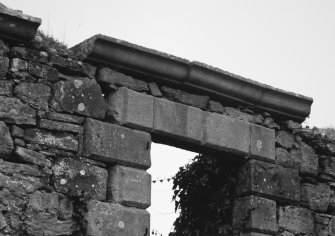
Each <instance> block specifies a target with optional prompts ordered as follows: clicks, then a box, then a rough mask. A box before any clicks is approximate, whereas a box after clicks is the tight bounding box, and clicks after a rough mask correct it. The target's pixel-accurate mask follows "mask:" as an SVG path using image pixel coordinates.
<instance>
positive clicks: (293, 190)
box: [236, 160, 300, 202]
mask: <svg viewBox="0 0 335 236" xmlns="http://www.w3.org/2000/svg"><path fill="white" fill-rule="evenodd" d="M236 192H237V194H238V195H240V194H245V193H251V194H257V195H260V196H265V197H267V198H270V199H275V200H277V199H279V200H289V201H295V202H298V201H300V177H299V174H298V170H296V169H289V168H284V167H282V166H280V165H274V164H271V163H265V162H261V161H258V160H250V161H248V162H246V163H245V164H244V166H243V167H242V169H241V170H240V173H239V177H238V182H237V187H236Z"/></svg>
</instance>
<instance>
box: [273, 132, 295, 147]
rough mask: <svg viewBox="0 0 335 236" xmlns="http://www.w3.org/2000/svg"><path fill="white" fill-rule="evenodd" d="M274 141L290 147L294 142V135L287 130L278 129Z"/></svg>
mask: <svg viewBox="0 0 335 236" xmlns="http://www.w3.org/2000/svg"><path fill="white" fill-rule="evenodd" d="M276 143H277V144H278V145H279V146H281V147H283V148H286V149H290V148H292V146H293V144H294V136H293V134H291V133H289V132H287V131H284V130H280V131H278V132H277V134H276Z"/></svg>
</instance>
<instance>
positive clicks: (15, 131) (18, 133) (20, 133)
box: [10, 125, 24, 138]
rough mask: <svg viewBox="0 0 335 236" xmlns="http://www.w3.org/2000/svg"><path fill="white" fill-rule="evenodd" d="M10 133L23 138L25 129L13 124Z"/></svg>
mask: <svg viewBox="0 0 335 236" xmlns="http://www.w3.org/2000/svg"><path fill="white" fill-rule="evenodd" d="M10 133H11V135H12V137H15V138H22V137H23V136H24V130H23V129H21V128H20V127H18V126H16V125H12V126H11V127H10Z"/></svg>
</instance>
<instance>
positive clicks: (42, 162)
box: [15, 147, 51, 167]
mask: <svg viewBox="0 0 335 236" xmlns="http://www.w3.org/2000/svg"><path fill="white" fill-rule="evenodd" d="M15 154H16V155H17V157H18V158H19V159H20V160H22V161H24V162H28V163H32V164H35V165H38V166H42V167H51V161H50V160H48V159H47V158H46V157H45V155H43V154H41V153H38V152H35V151H33V150H30V149H26V148H22V147H16V149H15Z"/></svg>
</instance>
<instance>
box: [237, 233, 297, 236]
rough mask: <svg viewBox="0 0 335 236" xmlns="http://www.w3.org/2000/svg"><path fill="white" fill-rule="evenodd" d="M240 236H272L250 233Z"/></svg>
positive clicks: (269, 235)
mask: <svg viewBox="0 0 335 236" xmlns="http://www.w3.org/2000/svg"><path fill="white" fill-rule="evenodd" d="M240 236H271V234H262V233H255V232H249V233H241V234H240ZM285 236H286V235H285ZM292 236H294V235H293V234H292Z"/></svg>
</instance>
